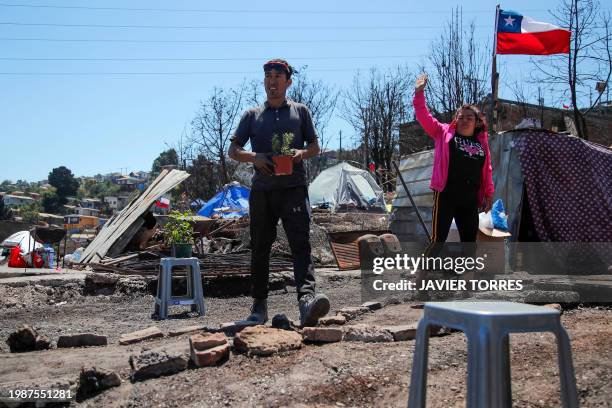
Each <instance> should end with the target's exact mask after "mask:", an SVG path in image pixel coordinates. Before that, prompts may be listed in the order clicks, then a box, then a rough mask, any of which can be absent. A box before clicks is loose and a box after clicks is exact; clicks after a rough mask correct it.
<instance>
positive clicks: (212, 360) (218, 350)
mask: <svg viewBox="0 0 612 408" xmlns="http://www.w3.org/2000/svg"><path fill="white" fill-rule="evenodd" d="M230 348H231V347H230V344H229V343H225V344H223V345H220V346H216V347H213V348H209V349H206V350H201V351H198V350H194V351H193V352H192V354H191V361H193V364H194V365H195V366H196V367H211V366H216V365H217V364H219V363H220V362H222V361H226V360H227V359H228V358H229V355H230Z"/></svg>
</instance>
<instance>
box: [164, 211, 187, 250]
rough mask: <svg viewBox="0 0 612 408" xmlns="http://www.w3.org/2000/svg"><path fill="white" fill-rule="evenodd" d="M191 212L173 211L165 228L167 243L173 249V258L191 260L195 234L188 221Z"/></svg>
mask: <svg viewBox="0 0 612 408" xmlns="http://www.w3.org/2000/svg"><path fill="white" fill-rule="evenodd" d="M189 215H190V214H189V212H188V211H186V212H184V213H181V212H179V211H172V212H171V213H170V214H169V215H168V222H167V223H166V224H165V225H164V227H163V234H164V238H165V241H166V243H167V244H168V245H171V247H172V256H174V257H176V258H189V257H191V254H192V245H193V243H194V237H195V232H194V231H193V226H192V225H191V223H190V222H189V220H188V217H189Z"/></svg>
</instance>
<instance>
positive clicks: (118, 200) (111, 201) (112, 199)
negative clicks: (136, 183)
mask: <svg viewBox="0 0 612 408" xmlns="http://www.w3.org/2000/svg"><path fill="white" fill-rule="evenodd" d="M129 199H130V196H126V195H121V196H106V197H104V202H105V203H106V204H107V205H108V207H109V208H110V209H112V210H115V211H120V210H122V209H123V208H124V207H125V206H126V205H127V203H128V200H129Z"/></svg>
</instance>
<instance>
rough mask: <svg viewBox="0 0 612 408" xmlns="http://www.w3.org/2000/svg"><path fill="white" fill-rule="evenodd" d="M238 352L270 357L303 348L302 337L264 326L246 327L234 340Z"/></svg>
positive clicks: (292, 332) (291, 332)
mask: <svg viewBox="0 0 612 408" xmlns="http://www.w3.org/2000/svg"><path fill="white" fill-rule="evenodd" d="M234 347H235V349H236V350H237V351H239V352H243V353H246V354H248V355H257V356H270V355H273V354H275V353H279V352H282V351H288V350H297V349H299V348H301V347H302V336H301V335H300V334H299V333H297V332H294V331H287V330H281V329H274V328H270V327H264V326H251V327H246V328H245V329H243V330H242V331H240V332H239V333H238V334H236V337H235V338H234Z"/></svg>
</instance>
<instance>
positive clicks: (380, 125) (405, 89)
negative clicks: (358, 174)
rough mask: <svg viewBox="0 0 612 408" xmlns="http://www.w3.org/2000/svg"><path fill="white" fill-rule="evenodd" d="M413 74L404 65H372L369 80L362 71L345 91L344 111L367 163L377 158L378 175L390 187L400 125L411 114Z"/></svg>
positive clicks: (391, 186) (343, 115) (388, 188)
mask: <svg viewBox="0 0 612 408" xmlns="http://www.w3.org/2000/svg"><path fill="white" fill-rule="evenodd" d="M413 78H414V75H412V74H411V73H410V72H409V71H407V69H406V68H403V67H398V68H396V69H395V70H389V71H387V72H385V73H381V72H379V71H377V70H376V69H372V70H371V71H370V76H369V78H368V81H367V83H365V84H364V83H363V82H362V81H361V80H360V76H359V74H358V75H357V76H355V78H354V81H353V85H352V87H351V88H350V89H349V90H347V91H346V92H345V93H344V95H343V97H344V103H343V106H342V113H341V115H342V117H343V118H344V119H345V120H346V121H347V122H348V123H349V124H350V125H351V126H352V127H353V129H355V131H356V132H357V134H358V138H359V144H360V145H361V147H362V149H363V163H364V165H365V166H367V165H368V163H369V161H372V162H374V165H375V167H376V169H377V174H376V177H377V179H378V181H379V182H380V183H381V184H382V185H383V186H384V188H385V189H386V190H391V189H392V188H393V184H392V183H391V182H390V180H391V179H392V178H393V176H392V175H393V168H392V165H391V161H392V160H393V158H394V156H395V155H397V153H398V145H399V126H400V124H402V123H404V122H405V121H406V119H407V116H408V115H407V105H408V100H409V98H410V97H411V96H412V82H413Z"/></svg>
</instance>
